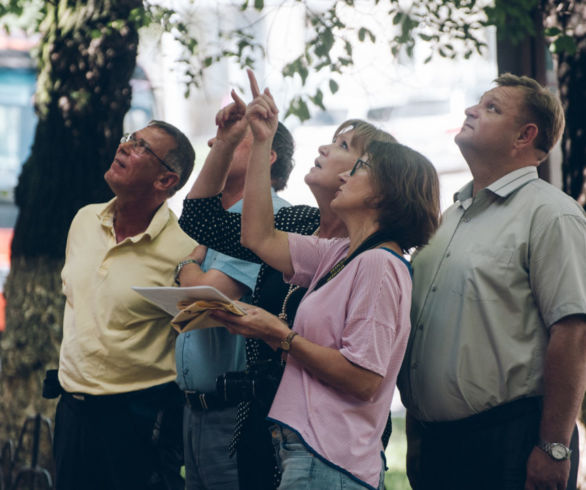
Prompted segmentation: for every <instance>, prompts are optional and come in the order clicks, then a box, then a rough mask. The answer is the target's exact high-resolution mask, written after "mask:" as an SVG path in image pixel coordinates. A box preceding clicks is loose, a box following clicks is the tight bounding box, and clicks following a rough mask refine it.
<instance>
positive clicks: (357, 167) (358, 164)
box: [350, 158, 370, 177]
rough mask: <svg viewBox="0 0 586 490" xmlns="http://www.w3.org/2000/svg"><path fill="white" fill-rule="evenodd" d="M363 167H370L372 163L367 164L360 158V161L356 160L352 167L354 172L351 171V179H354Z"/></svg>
mask: <svg viewBox="0 0 586 490" xmlns="http://www.w3.org/2000/svg"><path fill="white" fill-rule="evenodd" d="M362 167H370V163H368V162H365V161H364V160H362V159H360V158H359V159H358V160H356V163H355V164H354V166H353V167H352V170H350V177H352V176H353V175H354V174H355V173H356V172H357V171H358V170H360V169H361V168H362Z"/></svg>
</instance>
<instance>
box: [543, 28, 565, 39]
mask: <svg viewBox="0 0 586 490" xmlns="http://www.w3.org/2000/svg"><path fill="white" fill-rule="evenodd" d="M561 33H562V31H561V29H558V28H557V27H548V28H547V29H544V31H543V34H544V35H545V36H546V37H555V36H559V35H560V34H561Z"/></svg>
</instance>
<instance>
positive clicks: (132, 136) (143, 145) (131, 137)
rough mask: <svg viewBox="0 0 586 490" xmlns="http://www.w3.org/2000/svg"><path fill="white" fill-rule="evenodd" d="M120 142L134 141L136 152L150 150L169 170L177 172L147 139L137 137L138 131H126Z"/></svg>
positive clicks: (141, 152)
mask: <svg viewBox="0 0 586 490" xmlns="http://www.w3.org/2000/svg"><path fill="white" fill-rule="evenodd" d="M120 143H132V151H134V153H136V154H137V155H144V154H145V152H148V153H150V154H151V155H153V156H154V157H155V158H156V159H157V160H159V163H160V164H161V165H162V166H163V167H165V168H166V169H167V170H168V171H169V172H174V173H177V170H175V169H173V168H171V166H170V165H169V164H168V163H166V162H165V160H163V159H162V158H161V157H160V156H159V155H157V154H156V153H155V152H154V151H153V150H152V149H151V147H150V146H149V144H148V143H147V142H146V141H145V140H143V139H142V138H137V137H136V133H126V134H125V135H124V136H122V138H120Z"/></svg>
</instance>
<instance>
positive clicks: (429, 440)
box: [407, 398, 578, 490]
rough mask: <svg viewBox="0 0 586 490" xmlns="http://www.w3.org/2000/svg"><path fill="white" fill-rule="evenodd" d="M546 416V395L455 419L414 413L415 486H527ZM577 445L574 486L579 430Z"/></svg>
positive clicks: (411, 456)
mask: <svg viewBox="0 0 586 490" xmlns="http://www.w3.org/2000/svg"><path fill="white" fill-rule="evenodd" d="M540 419H541V399H540V398H525V399H522V400H517V401H514V402H511V403H507V404H504V405H501V406H499V407H496V408H493V409H491V410H487V411H486V412H483V413H481V414H478V415H475V416H472V417H469V418H466V419H462V420H458V421H454V422H439V423H421V422H418V421H416V420H414V419H413V418H409V416H408V421H407V425H408V428H407V438H408V444H409V446H410V447H409V448H408V468H407V472H408V475H409V479H410V481H411V484H412V486H413V488H414V489H415V490H431V489H433V490H443V489H446V490H448V489H449V490H470V489H472V488H474V489H475V490H495V489H499V490H523V489H524V487H525V479H526V466H527V460H528V458H529V454H530V453H531V451H532V450H533V448H534V447H535V445H536V444H537V442H538V437H539V422H540ZM571 446H572V449H574V452H573V458H572V471H571V474H570V481H569V483H568V487H567V488H568V490H573V489H575V488H576V475H577V469H578V447H577V446H578V438H577V431H574V437H573V438H572V445H571ZM574 456H575V457H574Z"/></svg>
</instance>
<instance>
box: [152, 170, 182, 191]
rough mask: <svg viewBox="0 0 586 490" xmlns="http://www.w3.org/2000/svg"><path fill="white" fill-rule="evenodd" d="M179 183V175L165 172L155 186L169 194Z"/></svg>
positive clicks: (158, 178)
mask: <svg viewBox="0 0 586 490" xmlns="http://www.w3.org/2000/svg"><path fill="white" fill-rule="evenodd" d="M178 183H179V175H177V174H176V173H174V172H164V173H162V174H160V175H159V176H158V177H157V179H156V180H155V182H154V184H153V185H154V187H155V189H156V190H158V191H163V192H169V191H170V190H171V189H173V187H175V186H176V185H177V184H178Z"/></svg>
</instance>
